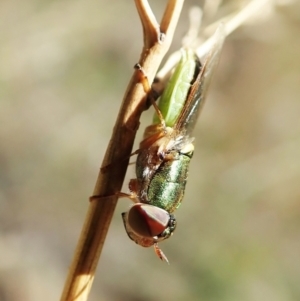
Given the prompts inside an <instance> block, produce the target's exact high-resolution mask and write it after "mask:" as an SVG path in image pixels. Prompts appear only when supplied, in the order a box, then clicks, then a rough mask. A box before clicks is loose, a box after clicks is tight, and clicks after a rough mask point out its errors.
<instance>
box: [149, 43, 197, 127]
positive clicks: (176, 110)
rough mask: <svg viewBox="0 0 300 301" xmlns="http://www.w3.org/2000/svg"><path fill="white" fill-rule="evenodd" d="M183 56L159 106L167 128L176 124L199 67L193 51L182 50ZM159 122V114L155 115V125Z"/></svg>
mask: <svg viewBox="0 0 300 301" xmlns="http://www.w3.org/2000/svg"><path fill="white" fill-rule="evenodd" d="M181 54H182V56H181V60H180V62H179V63H178V65H177V66H176V68H175V70H174V73H173V75H172V77H171V79H170V81H169V82H168V85H167V87H166V88H165V90H164V92H163V94H162V96H161V98H160V100H159V104H158V107H159V109H160V111H161V113H162V115H163V116H164V120H165V122H166V126H170V127H172V126H173V125H174V124H175V121H176V120H177V118H178V116H179V114H180V112H181V110H182V108H183V107H184V104H185V101H186V98H187V95H188V92H189V90H190V87H191V82H192V81H193V79H194V76H195V69H196V65H197V60H196V59H195V53H194V51H193V50H191V49H182V51H181ZM159 122H160V121H159V119H158V117H157V114H154V117H153V123H154V124H156V123H159Z"/></svg>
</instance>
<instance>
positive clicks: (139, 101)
mask: <svg viewBox="0 0 300 301" xmlns="http://www.w3.org/2000/svg"><path fill="white" fill-rule="evenodd" d="M183 2H184V1H183V0H170V1H169V2H168V4H167V7H166V10H165V13H164V16H163V18H162V22H161V26H159V24H158V23H157V21H156V19H155V16H154V15H153V13H152V11H151V8H150V6H149V4H148V2H147V1H145V0H136V1H135V4H136V7H137V10H138V13H139V16H140V19H141V22H142V25H143V32H144V46H143V51H142V53H141V56H140V60H139V64H141V66H142V67H143V69H144V70H145V72H146V74H147V76H148V79H149V81H150V83H151V82H152V80H153V78H154V76H155V74H156V72H157V69H158V67H159V65H160V63H161V60H162V58H163V57H164V55H165V53H166V52H167V51H168V49H169V46H170V43H171V41H172V38H173V34H174V31H175V27H176V25H177V22H178V18H179V15H180V12H181V9H182V6H183ZM160 28H161V29H160ZM162 33H163V34H162ZM162 37H163V38H164V39H163V40H162ZM145 99H146V93H145V91H144V89H143V86H142V84H140V82H139V78H138V76H137V73H136V71H135V72H134V74H133V76H132V78H131V80H130V83H129V85H128V88H127V90H126V92H125V95H124V99H123V103H122V105H121V108H120V111H119V115H118V117H117V121H116V124H115V126H114V130H113V134H112V138H111V140H110V143H109V145H108V148H107V151H106V154H105V158H104V160H103V163H102V166H107V165H110V164H111V165H110V167H109V168H106V169H102V171H101V170H100V172H99V175H98V179H97V182H96V185H95V188H94V192H93V195H94V196H97V198H98V199H97V200H94V201H92V202H91V203H90V204H89V208H88V212H87V215H86V219H85V223H84V226H83V229H82V232H81V236H80V239H79V242H78V245H77V248H76V251H75V255H74V258H73V261H72V264H71V267H70V270H69V274H68V277H67V280H66V283H65V286H64V290H63V293H62V296H61V301H66V300H68V301H71V300H72V301H75V300H76V301H79V300H80V301H84V300H87V298H88V294H89V291H90V289H91V285H92V282H93V279H94V274H95V270H96V266H97V263H98V260H99V257H100V254H101V251H102V247H103V244H104V241H105V237H106V234H107V231H108V228H109V225H110V222H111V219H112V216H113V213H114V210H115V206H116V204H117V195H116V193H118V192H119V191H120V189H121V187H122V183H123V180H124V177H125V173H126V169H127V165H128V160H129V156H130V153H131V151H132V146H133V142H134V138H135V134H136V131H137V129H138V127H139V118H140V115H141V113H142V112H143V110H144V108H145ZM120 141H122V143H120ZM116 162H117V163H118V164H116ZM100 277H101V275H100Z"/></svg>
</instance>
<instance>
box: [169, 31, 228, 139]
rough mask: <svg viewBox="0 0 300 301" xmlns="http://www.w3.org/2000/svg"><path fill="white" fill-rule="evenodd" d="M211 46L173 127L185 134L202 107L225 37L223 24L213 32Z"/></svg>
mask: <svg viewBox="0 0 300 301" xmlns="http://www.w3.org/2000/svg"><path fill="white" fill-rule="evenodd" d="M213 39H214V43H213V46H212V48H211V50H210V52H209V53H208V55H207V57H206V59H205V61H204V64H203V66H202V68H201V70H200V72H199V74H198V76H197V78H196V80H195V82H194V84H193V85H192V87H191V89H190V92H189V95H188V98H187V100H186V103H185V105H184V108H183V110H182V111H181V113H180V115H179V117H178V119H177V120H176V123H175V125H174V128H175V129H177V130H179V131H182V132H184V133H185V134H191V132H192V131H193V129H194V127H195V124H196V121H197V119H198V116H199V114H200V111H201V108H202V107H203V104H204V101H205V97H206V93H207V90H208V87H209V84H210V80H211V78H212V76H213V73H214V71H215V69H216V66H217V65H218V62H219V58H220V54H221V50H222V46H223V42H224V39H225V33H224V28H223V26H220V27H219V28H218V29H217V31H216V32H215V34H214V36H213Z"/></svg>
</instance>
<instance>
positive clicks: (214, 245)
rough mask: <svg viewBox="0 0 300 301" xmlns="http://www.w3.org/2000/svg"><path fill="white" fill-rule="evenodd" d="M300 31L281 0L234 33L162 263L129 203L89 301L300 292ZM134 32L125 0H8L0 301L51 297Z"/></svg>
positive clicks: (2, 28) (296, 13)
mask: <svg viewBox="0 0 300 301" xmlns="http://www.w3.org/2000/svg"><path fill="white" fill-rule="evenodd" d="M165 3H166V1H159V0H156V1H154V0H153V1H150V4H151V6H152V7H153V9H154V12H155V13H156V14H157V16H158V19H160V17H161V15H162V12H163V9H164V6H165ZM197 3H198V4H200V5H201V3H202V2H201V1H186V3H185V9H184V11H183V13H182V17H181V20H180V23H179V25H178V31H177V35H176V40H175V41H174V44H173V48H174V49H176V48H178V47H179V46H180V40H181V38H182V36H183V34H184V32H185V30H186V28H187V16H188V8H189V7H190V6H191V5H193V4H197ZM226 3H227V4H228V3H229V1H225V4H226ZM230 3H231V4H232V5H233V6H236V5H237V4H239V1H237V0H235V1H234V0H233V1H230ZM299 28H300V6H299V1H291V0H290V1H287V0H286V1H283V0H281V1H277V5H274V7H273V9H271V10H269V9H264V10H261V11H260V14H259V18H255V19H252V21H251V22H249V23H247V24H245V25H244V26H242V27H241V28H239V29H238V30H237V31H236V32H234V33H233V34H232V35H231V36H230V37H228V39H227V40H226V43H225V45H224V50H223V53H222V57H221V62H220V65H219V68H218V70H217V74H216V76H215V78H214V80H213V83H212V85H211V87H210V93H209V97H208V100H207V104H206V105H205V108H204V110H203V112H202V115H201V118H200V119H199V122H198V125H197V128H196V130H195V133H194V136H195V137H196V140H195V145H196V153H195V157H194V160H193V162H192V165H191V168H190V176H189V182H188V185H187V190H186V196H185V200H184V203H183V204H182V206H181V207H180V209H179V210H178V212H177V219H178V223H179V224H178V228H177V230H176V233H175V235H174V236H173V237H172V238H171V239H170V240H167V241H166V242H164V243H162V244H161V247H162V249H163V250H164V252H165V253H166V254H167V256H168V258H169V260H170V262H171V265H170V266H168V265H166V264H164V263H162V262H160V261H159V260H158V259H157V258H156V257H155V255H154V252H153V250H152V249H143V248H141V247H139V246H136V245H135V244H134V243H133V242H132V241H130V240H129V239H128V237H127V235H126V233H125V231H124V228H123V224H122V221H121V216H120V213H121V212H122V211H124V210H127V208H128V207H129V205H130V201H129V200H126V199H122V200H120V202H119V205H118V208H117V210H116V213H115V216H114V219H113V222H112V225H111V228H110V230H109V233H108V237H107V241H106V244H105V247H104V250H103V253H102V258H101V260H100V263H99V273H98V275H97V276H96V279H95V282H94V285H93V288H92V293H91V296H90V298H89V300H107V301H111V300H134V301H138V300H143V301H151V300H205V301H219V300H222V301H226V300H228V301H229V300H230V301H240V300H243V301H260V300H264V301H265V300H272V301H281V300H284V301H288V300H300V285H299V279H300V260H299V257H300V202H299V199H300V153H299V149H300V118H299V113H300V102H299V95H300V80H299V79H300V76H299V70H300V59H299V54H300V40H299V32H300V31H299ZM141 31H142V30H141V26H140V22H139V18H138V15H137V13H136V9H135V6H134V3H133V1H108V0H97V1H96V0H86V1H67V0H63V1H35V0H26V1H22V2H20V1H16V0H13V1H8V0H4V1H1V3H0V120H1V127H0V141H1V147H0V166H1V169H0V185H1V186H0V254H1V255H0V300H1V301H19V300H22V301H29V300H30V301H37V300H43V301H48V300H49V301H50V300H51V301H52V300H58V299H59V297H60V294H61V291H62V288H63V283H64V279H65V276H66V274H67V269H68V266H69V264H70V262H71V258H72V256H73V251H74V248H75V246H76V243H77V239H78V236H79V233H80V229H81V226H82V223H83V220H84V217H85V213H86V211H87V207H88V197H89V196H90V195H91V193H92V190H93V187H94V184H95V181H96V177H97V173H98V169H99V166H100V163H101V160H102V157H103V154H104V152H105V149H106V146H107V144H108V141H109V139H110V135H111V132H112V127H113V125H114V122H115V119H116V114H117V112H118V108H119V106H120V102H121V100H122V97H123V93H124V91H125V89H126V86H127V83H128V81H129V78H130V76H131V74H132V72H133V65H134V64H135V63H136V62H137V60H138V58H139V54H140V49H141V46H142V35H141ZM149 111H150V112H149V113H148V112H147V113H145V114H144V116H143V119H144V121H145V124H146V122H147V121H148V120H150V118H151V115H152V113H153V110H151V109H150V110H149ZM139 137H141V133H139ZM137 141H138V140H137ZM136 145H137V144H136ZM133 176H134V168H133V167H129V170H128V176H127V179H126V181H125V183H124V188H123V191H125V192H126V191H128V190H127V183H128V180H129V179H130V178H131V177H133ZM100 270H101V275H100Z"/></svg>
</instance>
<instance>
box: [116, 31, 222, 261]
mask: <svg viewBox="0 0 300 301" xmlns="http://www.w3.org/2000/svg"><path fill="white" fill-rule="evenodd" d="M223 40H224V37H223V35H222V34H220V33H219V35H217V38H216V42H215V44H214V45H213V47H212V49H211V51H210V53H209V54H208V55H207V58H206V60H205V61H204V63H203V64H201V63H200V60H199V58H198V57H197V55H196V54H195V52H194V51H193V50H191V49H182V51H181V52H182V57H181V60H180V62H179V63H178V65H177V67H176V68H175V70H174V73H173V75H172V76H171V78H170V80H169V83H168V84H167V86H166V88H165V89H164V91H163V94H162V96H161V98H160V101H159V104H158V105H156V103H155V102H154V103H153V105H154V108H155V110H156V113H155V115H154V118H153V123H152V125H150V126H148V127H147V128H146V129H145V132H144V139H143V140H142V142H141V143H140V147H139V150H138V156H137V161H136V178H135V179H131V180H130V182H129V189H130V191H131V195H130V198H131V199H132V200H133V201H134V202H135V204H134V205H133V206H132V207H131V208H130V209H129V210H128V211H127V212H123V213H122V218H123V222H124V227H125V230H126V232H127V234H128V236H129V238H130V239H131V240H133V241H134V242H136V243H137V244H139V245H140V246H143V247H150V246H154V250H155V252H156V254H157V256H158V257H159V258H160V259H161V260H163V261H166V262H167V263H168V259H167V257H166V256H165V254H164V253H163V251H162V250H161V249H160V248H159V246H158V243H159V242H161V241H163V240H165V239H167V238H169V237H170V236H171V235H172V234H173V232H174V230H175V228H176V225H177V222H176V218H175V216H174V214H173V212H174V211H175V210H176V209H177V208H178V207H179V206H180V204H181V202H182V199H183V196H184V191H185V186H186V181H187V176H188V168H189V163H190V160H191V158H192V156H193V152H194V145H193V140H194V138H192V137H191V132H192V130H193V128H194V126H195V123H196V121H197V118H198V115H199V112H200V111H201V108H202V106H203V103H204V99H205V95H206V92H207V88H208V85H209V82H210V78H211V76H212V73H213V71H214V69H215V66H216V64H217V62H218V59H219V56H220V52H221V48H222V45H223Z"/></svg>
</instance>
